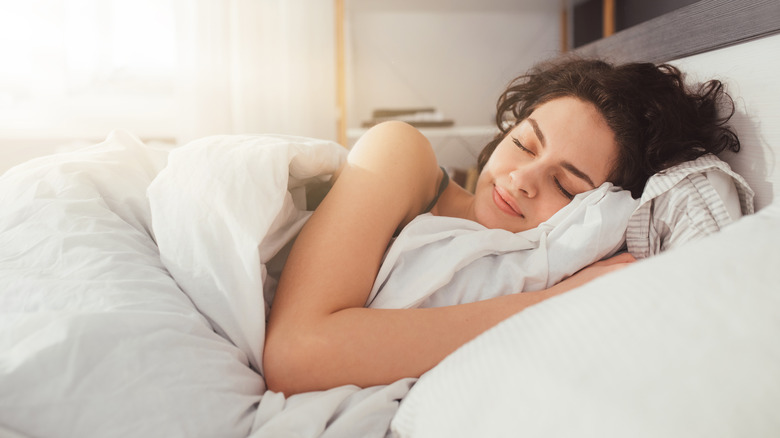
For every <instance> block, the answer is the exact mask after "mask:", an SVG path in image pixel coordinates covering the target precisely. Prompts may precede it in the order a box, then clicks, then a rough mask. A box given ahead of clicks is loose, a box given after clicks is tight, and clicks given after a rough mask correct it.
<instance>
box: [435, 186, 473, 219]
mask: <svg viewBox="0 0 780 438" xmlns="http://www.w3.org/2000/svg"><path fill="white" fill-rule="evenodd" d="M431 213H432V214H433V215H435V216H449V217H458V218H461V219H468V220H472V221H475V220H476V216H475V215H474V195H473V194H471V193H469V192H468V191H466V189H464V188H463V187H461V186H459V185H458V184H452V183H451V184H449V185H448V186H447V188H446V189H445V190H444V192H442V194H441V196H439V200H438V202H436V205H434V206H433V208H432V209H431Z"/></svg>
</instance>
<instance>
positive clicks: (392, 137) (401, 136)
mask: <svg viewBox="0 0 780 438" xmlns="http://www.w3.org/2000/svg"><path fill="white" fill-rule="evenodd" d="M364 160H368V161H377V164H380V163H385V164H395V165H398V164H406V166H404V167H406V168H412V169H415V168H417V169H418V170H419V169H425V168H427V169H430V168H431V166H435V165H436V156H435V154H434V153H433V149H432V148H431V144H430V142H429V141H428V139H427V138H425V136H424V135H422V133H420V131H419V130H417V128H415V127H413V126H411V125H409V124H408V123H404V122H395V121H393V122H384V123H380V124H378V125H376V126H374V127H372V128H371V129H369V130H368V131H367V132H366V133H365V134H364V135H363V136H362V137H361V138H360V140H358V142H357V143H356V144H355V146H354V147H353V148H352V150H351V151H350V155H349V161H350V162H353V163H355V162H362V161H364ZM387 160H391V161H390V162H388V161H387Z"/></svg>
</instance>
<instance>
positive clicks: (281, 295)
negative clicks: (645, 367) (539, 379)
mask: <svg viewBox="0 0 780 438" xmlns="http://www.w3.org/2000/svg"><path fill="white" fill-rule="evenodd" d="M722 103H726V104H727V105H728V104H731V100H730V98H729V97H728V95H727V94H726V93H725V92H724V91H723V87H722V85H721V84H720V82H718V81H710V82H707V83H705V84H704V85H702V86H701V87H699V88H697V89H689V88H687V87H686V86H685V85H684V83H683V78H682V74H681V73H680V72H679V71H678V70H677V69H676V68H674V67H672V66H668V65H661V66H655V65H653V64H649V63H633V64H625V65H619V66H613V65H611V64H608V63H605V62H602V61H597V60H582V59H563V60H558V61H555V62H551V63H546V64H542V65H540V66H537V67H536V68H534V69H533V70H531V71H530V72H529V73H528V74H526V75H523V76H520V77H519V78H517V79H515V80H514V81H513V82H512V83H511V84H510V85H509V87H508V88H507V89H506V90H505V92H504V93H503V94H502V95H501V97H500V99H499V101H498V106H497V115H496V122H497V124H498V127H499V129H500V130H501V132H500V133H499V135H497V136H496V138H495V139H494V140H493V141H491V142H490V143H489V144H488V145H487V146H486V147H485V148H484V150H483V151H482V153H481V154H480V156H479V159H478V169H479V170H480V176H479V179H478V182H477V186H476V190H475V192H474V193H473V194H471V193H469V192H467V191H465V190H464V189H462V188H461V187H459V186H458V185H456V184H446V181H444V179H445V178H446V175H445V174H444V173H443V171H442V170H441V169H440V168H439V166H438V165H437V163H436V157H435V156H434V153H433V151H432V149H431V146H430V144H429V142H428V140H427V139H426V138H425V137H424V136H423V135H422V134H421V133H420V132H419V131H417V130H416V129H415V128H413V127H411V126H409V125H407V124H404V123H401V122H387V123H383V124H380V125H377V126H375V127H374V128H372V129H370V130H369V131H368V132H367V133H366V134H365V135H364V136H363V137H361V139H360V140H359V141H358V142H357V144H356V145H355V146H354V148H353V149H352V150H351V151H350V153H349V156H348V158H347V162H346V164H345V165H344V167H343V168H342V169H341V171H340V172H339V174H338V177H337V178H336V180H335V183H334V185H333V187H332V189H331V190H330V191H329V193H328V194H327V196H326V197H325V199H324V200H323V202H322V203H321V204H320V205H319V207H318V208H317V210H316V211H315V212H314V213H313V215H312V217H311V219H309V221H308V222H307V223H306V225H305V226H304V228H303V230H302V231H301V233H300V235H299V236H298V238H297V240H296V242H295V244H294V246H293V249H292V251H291V253H290V256H289V258H288V260H287V263H286V265H285V267H284V270H283V272H282V276H281V278H280V281H279V285H278V288H277V291H276V297H275V300H274V303H273V306H272V308H271V313H270V318H269V322H268V326H267V332H266V343H265V350H264V355H263V361H264V362H263V365H264V370H265V378H266V381H267V384H268V387H269V388H270V389H271V390H274V391H277V392H283V393H284V394H285V395H290V394H294V393H299V392H305V391H314V390H323V389H327V388H332V387H336V386H340V385H345V384H355V385H358V386H361V387H366V386H372V385H379V384H387V383H391V382H393V381H395V380H398V379H400V378H404V377H416V376H420V375H421V374H422V373H424V372H426V371H427V370H429V369H431V368H432V367H434V366H435V365H436V364H438V363H439V362H440V361H441V360H442V359H443V358H444V357H445V356H447V355H448V354H450V353H451V352H453V351H454V350H455V349H457V348H458V347H460V346H461V345H463V344H464V343H466V342H467V341H469V340H471V339H472V338H474V337H475V336H477V335H479V334H480V333H482V332H483V331H485V330H487V329H488V328H490V327H492V326H494V325H495V324H497V323H498V322H500V321H502V320H503V319H505V318H507V317H509V316H511V315H513V314H514V313H517V312H519V311H521V310H523V309H525V308H526V307H528V306H531V305H533V304H536V303H538V302H540V301H543V300H545V299H547V298H550V297H553V296H555V295H558V294H561V293H563V292H566V291H568V290H571V289H573V288H576V287H577V286H580V285H582V284H584V283H586V282H588V281H590V280H592V279H593V278H596V277H598V276H601V275H604V274H606V273H608V272H611V271H614V270H616V269H620V268H622V267H625V266H627V265H628V264H630V263H631V262H632V261H633V258H632V257H631V256H630V255H628V254H622V255H617V256H614V257H612V258H609V259H607V260H603V261H600V262H597V263H595V264H593V265H591V266H589V267H587V268H585V269H583V270H581V271H580V272H578V273H577V274H575V275H573V276H571V277H569V278H567V279H565V280H564V281H562V282H560V283H558V284H556V285H554V286H552V287H550V288H548V289H546V290H541V291H535V292H526V293H517V294H510V295H506V296H501V297H498V298H492V299H488V300H484V301H479V302H475V303H469V304H459V305H454V306H446V307H438V308H426V309H372V308H366V307H364V306H365V303H366V299H367V297H368V295H369V293H370V292H371V289H372V286H373V283H374V280H375V278H376V276H377V273H378V271H379V268H380V265H381V263H382V260H383V256H384V254H385V251H386V250H387V248H388V245H389V244H390V242H391V240H392V239H393V237H394V236H395V235H397V233H398V232H399V231H400V230H401V229H403V228H404V226H406V225H407V224H408V223H409V222H410V221H412V219H414V218H415V217H416V216H418V215H419V214H421V213H425V212H430V213H432V214H433V215H438V216H450V217H457V218H463V219H468V220H471V221H475V222H478V223H479V224H481V225H483V226H485V227H487V228H499V229H504V230H508V231H511V232H521V231H524V230H529V229H532V228H534V227H536V226H538V225H539V224H540V223H542V222H544V221H546V220H547V219H549V218H550V217H551V216H552V215H553V214H555V213H556V212H557V211H558V210H560V209H561V208H563V207H564V206H566V205H567V204H568V203H569V202H570V201H571V200H572V198H573V197H574V196H575V195H577V194H579V193H583V192H587V191H589V190H592V189H594V188H597V187H599V186H600V185H601V184H603V183H604V182H611V183H613V184H614V185H616V186H620V187H622V188H623V189H625V190H629V191H630V192H631V193H632V195H633V196H634V197H635V198H637V197H639V196H640V195H641V193H642V189H643V187H644V185H645V183H646V181H647V179H648V178H649V177H650V176H651V175H653V174H654V173H656V172H658V171H660V170H662V169H665V168H668V167H671V166H673V165H675V164H679V163H681V162H683V161H687V160H691V159H695V158H697V157H699V156H701V155H703V154H706V153H718V152H721V151H723V150H725V149H731V150H733V151H737V150H739V142H738V140H737V138H736V135H735V134H734V133H733V132H732V131H731V130H730V129H728V127H726V126H725V125H724V124H725V122H726V121H727V120H728V119H729V118H730V116H731V114H728V116H727V117H721V116H719V114H718V110H719V108H720V107H721V104H722ZM731 110H732V111H731V113H733V104H731ZM517 292H522V291H520V290H518V291H517ZM315 369H316V370H317V371H316V372H312V370H315Z"/></svg>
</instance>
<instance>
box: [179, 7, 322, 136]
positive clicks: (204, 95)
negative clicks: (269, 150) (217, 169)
mask: <svg viewBox="0 0 780 438" xmlns="http://www.w3.org/2000/svg"><path fill="white" fill-rule="evenodd" d="M175 21H176V33H177V35H176V42H177V55H178V56H177V69H176V97H177V98H176V101H177V112H176V138H177V141H178V142H179V143H183V142H186V141H188V140H191V139H194V138H199V137H203V136H206V135H211V134H239V133H280V134H292V135H304V136H310V137H317V138H326V139H333V140H335V139H336V135H337V134H336V127H337V120H336V117H337V111H336V77H335V37H334V35H335V33H334V32H335V29H334V22H335V21H334V7H333V2H332V1H323V0H178V1H177V3H176V9H175Z"/></svg>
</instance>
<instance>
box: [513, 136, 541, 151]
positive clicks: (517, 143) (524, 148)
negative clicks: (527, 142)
mask: <svg viewBox="0 0 780 438" xmlns="http://www.w3.org/2000/svg"><path fill="white" fill-rule="evenodd" d="M512 141H513V142H515V145H516V146H517V147H518V148H520V150H522V151H525V152H528V153H529V154H531V155H536V154H535V153H533V151H531V150H530V149H528V148H527V147H525V146H523V144H522V143H520V140H518V139H516V138H514V137H512Z"/></svg>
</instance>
